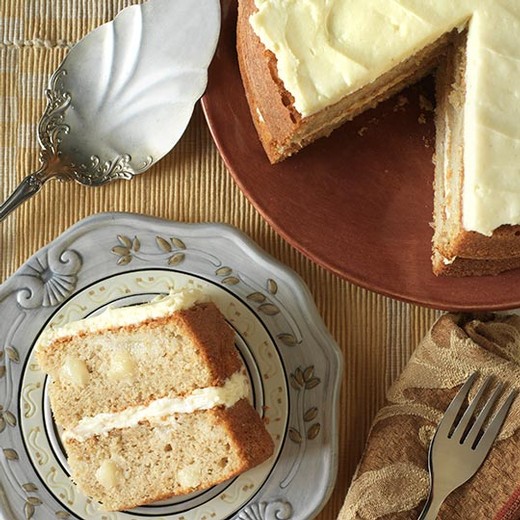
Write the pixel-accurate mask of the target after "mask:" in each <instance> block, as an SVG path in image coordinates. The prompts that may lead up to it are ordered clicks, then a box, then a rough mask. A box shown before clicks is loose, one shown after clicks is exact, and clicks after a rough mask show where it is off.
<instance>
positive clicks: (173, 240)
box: [170, 237, 186, 249]
mask: <svg viewBox="0 0 520 520" xmlns="http://www.w3.org/2000/svg"><path fill="white" fill-rule="evenodd" d="M170 240H171V243H172V244H173V245H174V246H175V247H176V248H177V249H186V245H185V244H184V242H183V241H182V240H181V239H180V238H175V237H171V238H170Z"/></svg>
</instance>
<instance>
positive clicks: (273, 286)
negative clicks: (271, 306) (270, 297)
mask: <svg viewBox="0 0 520 520" xmlns="http://www.w3.org/2000/svg"><path fill="white" fill-rule="evenodd" d="M267 290H268V291H269V293H270V294H276V293H277V292H278V284H277V283H276V282H275V281H274V280H273V279H271V278H269V280H267Z"/></svg>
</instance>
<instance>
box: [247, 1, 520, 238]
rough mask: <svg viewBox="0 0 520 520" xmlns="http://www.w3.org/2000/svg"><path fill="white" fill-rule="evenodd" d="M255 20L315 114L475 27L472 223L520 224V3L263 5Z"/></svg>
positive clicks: (485, 228) (469, 74)
mask: <svg viewBox="0 0 520 520" xmlns="http://www.w3.org/2000/svg"><path fill="white" fill-rule="evenodd" d="M255 5H256V7H257V11H256V12H255V13H254V14H253V15H252V16H251V18H250V23H251V26H252V28H253V30H254V31H255V33H256V34H257V35H258V37H259V38H260V40H261V42H262V43H263V45H264V46H265V47H266V48H267V49H269V50H270V51H271V52H273V53H274V55H275V56H276V60H277V68H278V76H279V77H280V79H281V80H282V82H283V84H284V87H285V88H286V89H287V90H288V91H289V92H290V93H291V94H292V95H293V97H294V107H295V109H296V110H297V111H298V112H299V113H300V114H301V115H302V116H310V115H312V114H314V113H316V112H319V111H320V110H322V109H324V108H326V107H327V106H330V105H332V104H334V103H336V102H338V101H339V100H340V99H342V98H343V97H345V96H347V95H349V94H351V93H353V92H355V91H357V90H359V89H361V88H363V87H364V86H366V85H368V84H370V83H371V82H373V81H374V80H376V79H377V78H378V77H380V76H381V75H382V74H384V73H385V72H388V71H389V70H391V69H392V68H394V67H395V66H396V65H399V64H400V63H401V62H403V61H404V60H406V59H407V58H409V57H410V56H413V55H414V54H416V53H417V52H418V51H420V50H421V49H423V48H425V47H426V46H428V45H430V44H432V43H434V42H435V41H436V40H438V39H439V38H440V37H441V36H442V35H443V34H445V33H447V32H450V31H452V30H453V29H459V30H462V29H464V28H466V27H469V29H468V31H469V32H468V56H467V69H466V83H467V96H466V100H465V107H464V117H465V132H464V162H465V164H464V187H463V198H462V205H463V226H464V228H465V229H466V230H468V231H476V232H479V233H481V234H484V235H491V234H492V232H493V230H495V229H496V228H498V227H499V226H501V225H504V224H511V225H517V224H520V125H519V122H520V21H519V20H520V2H518V0H457V1H455V2H453V1H452V0H297V1H290V0H255Z"/></svg>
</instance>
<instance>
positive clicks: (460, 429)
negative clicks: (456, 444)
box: [451, 377, 491, 440]
mask: <svg viewBox="0 0 520 520" xmlns="http://www.w3.org/2000/svg"><path fill="white" fill-rule="evenodd" d="M490 382H491V377H487V378H486V379H485V380H484V382H483V383H482V385H481V386H480V389H479V391H478V392H477V395H476V396H475V397H474V399H473V401H471V403H470V405H469V406H468V408H467V410H466V411H465V412H464V415H463V416H462V419H461V420H460V422H459V424H458V425H457V428H456V429H455V431H454V432H453V434H452V436H451V438H452V439H454V440H460V439H461V438H462V436H463V435H464V433H465V432H466V429H467V427H468V424H469V422H470V420H471V418H472V417H473V415H474V413H475V410H476V408H477V406H478V403H479V402H480V400H481V399H482V396H483V395H484V392H485V391H486V388H487V387H488V385H489V383H490Z"/></svg>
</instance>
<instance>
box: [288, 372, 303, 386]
mask: <svg viewBox="0 0 520 520" xmlns="http://www.w3.org/2000/svg"><path fill="white" fill-rule="evenodd" d="M290 381H291V386H292V387H293V388H294V389H295V390H301V388H302V384H301V383H298V380H297V379H296V377H294V374H291V376H290Z"/></svg>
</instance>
